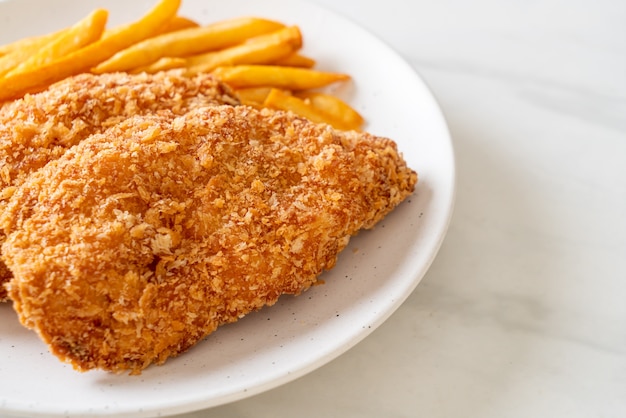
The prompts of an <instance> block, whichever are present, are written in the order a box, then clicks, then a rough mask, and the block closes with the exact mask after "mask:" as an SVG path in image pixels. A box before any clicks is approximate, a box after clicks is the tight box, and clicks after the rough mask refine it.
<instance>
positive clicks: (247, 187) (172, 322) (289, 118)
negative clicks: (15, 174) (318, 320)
mask: <svg viewBox="0 0 626 418" xmlns="http://www.w3.org/2000/svg"><path fill="white" fill-rule="evenodd" d="M416 182H417V175H416V173H415V172H414V171H413V170H411V169H410V168H408V167H407V165H406V163H405V161H404V160H403V159H402V157H401V155H400V154H399V153H398V151H397V148H396V145H395V143H394V142H393V141H391V140H389V139H385V138H381V137H375V136H372V135H369V134H365V133H357V132H339V131H335V130H333V129H332V128H330V127H329V126H327V125H318V124H314V123H311V122H308V121H306V120H304V119H301V118H298V117H295V116H293V115H292V114H289V113H284V112H279V111H270V110H267V109H264V110H255V109H253V108H250V107H247V106H237V107H231V106H212V107H207V108H204V109H195V110H192V111H190V112H188V113H187V114H185V115H183V116H179V117H170V116H165V115H162V116H143V117H133V118H130V119H128V120H127V121H124V122H122V123H120V124H118V125H116V126H114V127H112V128H110V129H109V130H107V131H105V132H104V133H102V134H96V135H93V136H91V137H89V138H87V139H85V140H84V141H83V142H81V143H80V144H79V145H77V146H75V147H73V148H72V149H70V150H69V151H67V152H66V153H65V154H64V155H63V156H62V157H61V158H59V159H57V160H56V161H53V162H51V163H49V164H48V165H46V166H45V167H44V168H43V169H41V170H39V171H38V172H37V173H35V174H33V175H31V176H30V177H29V178H28V179H27V180H26V181H25V182H24V184H23V185H21V186H20V187H19V188H17V190H16V191H15V193H14V194H13V196H12V198H11V200H10V201H9V203H8V205H7V207H6V210H5V212H4V213H3V214H2V216H1V218H0V226H1V227H2V228H4V230H5V231H6V233H7V236H8V237H7V240H6V242H5V244H4V245H3V247H2V250H3V253H4V257H5V260H6V262H7V265H8V266H9V267H10V268H11V269H12V271H13V273H14V278H13V279H12V280H11V282H10V283H9V286H8V288H9V293H10V296H11V298H12V299H13V301H14V306H15V309H16V311H17V312H18V314H19V317H20V320H21V322H22V323H23V324H24V325H26V326H27V327H29V328H31V329H34V330H35V331H36V332H37V333H38V334H39V335H40V337H41V338H42V339H43V340H44V341H45V342H46V343H47V344H48V345H49V347H50V350H51V352H53V353H54V354H55V355H57V356H58V357H59V358H61V359H62V360H64V361H67V362H70V363H71V364H72V365H73V366H74V367H75V368H76V369H78V370H88V369H93V368H99V369H104V370H109V371H116V372H119V371H124V370H130V371H131V372H132V373H139V372H140V371H141V370H142V369H143V368H145V367H147V366H148V365H150V364H151V363H157V364H160V363H163V362H164V361H165V360H166V359H167V358H168V357H171V356H175V355H178V354H180V353H182V352H184V351H185V350H187V349H188V348H189V347H191V346H192V345H193V344H195V343H196V342H198V341H199V340H201V339H202V338H204V337H205V336H206V335H207V334H209V333H211V332H212V331H214V330H215V329H216V328H217V327H218V326H219V325H221V324H226V323H229V322H233V321H236V320H237V319H238V318H240V317H242V316H243V315H246V314H248V313H250V312H252V311H255V310H258V309H260V308H261V307H263V306H266V305H272V304H274V303H275V302H276V301H277V299H278V298H279V296H281V295H282V294H299V293H301V292H302V291H304V290H305V289H307V288H309V287H310V286H311V285H313V284H314V283H315V282H316V281H317V279H318V276H319V275H320V273H322V272H323V271H324V270H326V269H330V268H332V267H333V266H334V265H335V262H336V260H337V256H338V253H339V252H340V251H341V250H342V249H343V248H344V247H345V246H346V245H347V243H348V241H349V239H350V236H351V235H353V234H355V233H356V232H357V231H358V230H359V229H361V228H371V227H373V226H374V224H376V223H377V222H378V221H379V220H381V219H382V218H383V217H384V216H385V215H386V214H387V213H388V212H390V211H391V210H392V209H393V208H394V207H395V206H397V205H398V204H399V203H400V202H402V201H403V200H404V199H405V198H406V197H407V196H408V195H409V194H410V193H411V192H412V191H413V190H414V186H415V184H416Z"/></svg>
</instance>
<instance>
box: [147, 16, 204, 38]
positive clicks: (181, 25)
mask: <svg viewBox="0 0 626 418" xmlns="http://www.w3.org/2000/svg"><path fill="white" fill-rule="evenodd" d="M198 26H200V25H199V24H198V22H195V21H193V20H191V19H189V18H186V17H184V16H178V15H177V16H174V17H173V18H171V19H170V20H169V21H168V22H166V23H165V24H164V25H163V27H162V28H161V29H159V32H158V34H157V35H162V34H164V33H170V32H176V31H179V30H183V29H189V28H197V27H198Z"/></svg>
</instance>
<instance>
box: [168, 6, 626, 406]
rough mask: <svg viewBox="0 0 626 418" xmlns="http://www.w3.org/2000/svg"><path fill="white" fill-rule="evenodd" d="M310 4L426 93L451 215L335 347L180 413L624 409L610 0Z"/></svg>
mask: <svg viewBox="0 0 626 418" xmlns="http://www.w3.org/2000/svg"><path fill="white" fill-rule="evenodd" d="M317 2H318V3H320V4H323V5H325V6H326V7H328V8H330V9H333V10H336V11H337V12H339V13H341V14H343V15H346V16H349V17H351V18H352V19H353V20H355V21H356V22H358V23H360V24H361V25H363V26H364V27H366V28H368V29H369V30H371V31H372V32H373V33H375V34H377V35H378V36H379V37H381V38H382V39H384V40H385V41H386V42H388V43H389V44H390V45H391V46H393V47H394V48H395V49H396V50H397V51H398V52H399V53H400V54H402V55H403V56H404V57H405V58H406V59H407V60H408V61H409V62H410V63H411V64H412V65H413V66H414V67H415V69H416V70H417V71H418V72H419V73H420V74H421V75H422V76H423V77H424V79H425V80H426V81H427V82H428V83H429V85H430V86H431V88H432V90H433V91H434V93H435V95H436V96H437V98H438V99H439V100H440V103H441V106H442V108H443V110H444V112H445V114H446V116H447V119H448V121H449V125H450V129H451V132H452V135H453V140H454V145H455V148H456V153H457V164H458V194H457V204H456V210H455V214H454V217H453V220H452V224H451V227H450V230H449V233H448V236H447V238H446V241H445V242H444V244H443V247H442V248H441V251H440V253H439V255H438V257H437V259H436V261H435V263H434V264H433V265H432V268H431V269H430V271H429V272H428V274H427V275H426V277H425V278H424V280H423V281H422V283H421V284H420V285H419V286H418V288H417V289H416V290H415V292H414V293H413V294H412V295H411V296H410V297H409V299H408V300H407V301H406V303H405V304H404V305H403V306H402V307H401V308H400V309H399V310H398V311H397V312H396V313H395V314H394V315H393V316H392V317H391V318H390V319H389V321H387V322H386V323H385V324H384V325H383V326H382V327H381V328H379V329H378V330H376V331H375V332H374V333H373V334H372V335H371V336H369V337H368V338H366V339H365V340H364V341H363V342H362V343H360V344H359V345H357V346H356V347H355V348H353V349H352V350H350V351H349V352H348V353H346V354H344V355H343V356H341V357H339V358H338V359H336V360H334V361H332V362H331V363H330V364H328V365H326V366H324V367H322V368H320V369H318V370H317V371H315V372H313V373H310V374H308V375H306V376H305V377H302V378H300V379H298V380H296V381H294V382H292V383H289V384H286V385H284V386H281V387H279V388H277V389H274V390H271V391H269V392H266V393H263V394H261V395H257V396H255V397H252V398H249V399H246V400H243V401H239V402H236V403H232V404H228V405H224V406H221V407H217V408H213V409H210V410H205V411H198V412H195V413H190V414H185V415H181V416H180V418H183V417H184V418H200V417H203V418H204V417H207V418H212V417H255V418H262V417H268V418H269V417H272V418H274V417H295V416H297V417H315V418H317V417H359V418H363V417H494V418H501V417H520V418H522V417H524V418H525V417H568V418H574V417H625V416H626V2H624V1H618V0H594V1H591V0H586V1H585V0H581V1H573V2H572V1H565V0H546V1H536V0H531V1H513V0H508V1H495V0H477V1H472V2H468V1H462V0H440V1H437V2H432V1H424V0H386V1H384V2H380V1H357V0H350V1H341V2H336V1H332V0H317ZM364 53H365V52H364Z"/></svg>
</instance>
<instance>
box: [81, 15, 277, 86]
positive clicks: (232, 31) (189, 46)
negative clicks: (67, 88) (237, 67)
mask: <svg viewBox="0 0 626 418" xmlns="http://www.w3.org/2000/svg"><path fill="white" fill-rule="evenodd" d="M283 27H284V25H283V24H282V23H278V22H274V21H271V20H266V19H257V18H237V19H229V20H224V21H221V22H217V23H214V24H212V25H208V26H200V27H197V28H189V29H183V30H180V31H176V32H171V33H166V34H163V35H159V36H155V37H153V38H150V39H146V40H145V41H143V42H139V43H137V44H135V45H132V46H131V47H129V48H127V49H125V50H123V51H120V52H119V53H117V54H115V55H114V56H113V57H111V58H110V59H109V60H107V61H105V62H103V63H101V64H100V65H98V66H97V67H95V68H94V69H93V70H92V71H93V72H94V73H96V74H101V73H105V72H112V71H127V70H132V69H133V68H137V67H141V66H144V65H149V64H151V63H153V62H155V61H156V60H158V59H159V58H163V57H165V56H168V57H184V56H188V55H194V54H199V53H201V52H208V51H212V50H218V49H221V48H226V47H229V46H232V45H236V44H238V43H241V42H243V41H245V40H246V39H249V38H251V37H254V36H258V35H262V34H264V33H268V32H273V31H275V30H278V29H281V28H283Z"/></svg>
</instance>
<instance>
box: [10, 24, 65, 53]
mask: <svg viewBox="0 0 626 418" xmlns="http://www.w3.org/2000/svg"><path fill="white" fill-rule="evenodd" d="M66 30H67V28H65V29H61V30H60V31H57V32H53V33H47V34H45V35H39V36H30V37H28V38H22V39H18V40H17V41H14V42H11V43H8V44H4V45H0V56H4V55H8V54H11V53H13V52H16V51H28V52H29V53H32V51H37V50H38V49H39V48H41V47H42V46H44V45H45V44H47V43H49V42H50V41H52V40H53V39H55V38H56V37H57V36H59V35H61V34H62V33H63V32H65V31H66Z"/></svg>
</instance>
